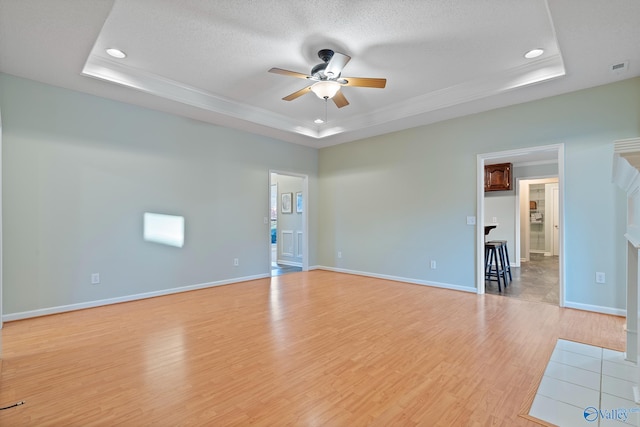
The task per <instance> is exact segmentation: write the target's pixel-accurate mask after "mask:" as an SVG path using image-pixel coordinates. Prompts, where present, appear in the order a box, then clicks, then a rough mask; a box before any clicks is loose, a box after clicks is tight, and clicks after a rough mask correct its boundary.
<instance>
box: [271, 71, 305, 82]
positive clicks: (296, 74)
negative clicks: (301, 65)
mask: <svg viewBox="0 0 640 427" xmlns="http://www.w3.org/2000/svg"><path fill="white" fill-rule="evenodd" d="M269 72H270V73H275V74H282V75H283V76H289V77H297V78H299V79H306V78H308V77H309V76H308V75H306V74H302V73H297V72H295V71H289V70H283V69H282V68H272V69H270V70H269Z"/></svg>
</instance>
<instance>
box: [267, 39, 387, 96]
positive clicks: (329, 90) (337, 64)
mask: <svg viewBox="0 0 640 427" xmlns="http://www.w3.org/2000/svg"><path fill="white" fill-rule="evenodd" d="M318 57H320V59H322V63H321V64H318V65H316V66H315V67H313V68H312V69H311V74H309V75H307V74H302V73H297V72H295V71H289V70H283V69H282V68H272V69H270V70H269V72H270V73H275V74H282V75H284V76H291V77H296V78H299V79H306V80H310V81H312V82H313V83H311V84H310V85H309V86H307V87H305V88H303V89H300V90H298V91H296V92H293V93H292V94H290V95H287V96H285V97H284V98H282V99H283V100H285V101H293V100H294V99H296V98H298V97H300V96H302V95H304V94H305V93H309V92H313V93H315V94H316V95H317V96H318V98H320V99H324V100H325V101H326V100H328V99H332V100H333V102H334V103H335V104H336V106H337V107H338V108H342V107H344V106H346V105H349V101H347V98H345V96H344V94H343V93H342V92H341V91H340V88H341V87H342V86H355V87H373V88H380V89H382V88H384V87H385V85H386V84H387V79H372V78H366V77H341V75H342V69H343V68H344V67H345V65H347V63H348V62H349V60H350V59H351V57H350V56H349V55H345V54H344V53H339V52H334V51H333V50H331V49H321V50H320V51H318Z"/></svg>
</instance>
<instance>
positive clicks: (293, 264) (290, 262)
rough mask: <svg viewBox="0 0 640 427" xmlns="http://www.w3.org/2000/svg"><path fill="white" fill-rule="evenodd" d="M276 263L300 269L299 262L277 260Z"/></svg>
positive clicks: (300, 264)
mask: <svg viewBox="0 0 640 427" xmlns="http://www.w3.org/2000/svg"><path fill="white" fill-rule="evenodd" d="M276 262H277V263H278V264H282V265H288V266H290V267H302V263H301V262H295V261H287V260H284V259H279V260H277V261H276Z"/></svg>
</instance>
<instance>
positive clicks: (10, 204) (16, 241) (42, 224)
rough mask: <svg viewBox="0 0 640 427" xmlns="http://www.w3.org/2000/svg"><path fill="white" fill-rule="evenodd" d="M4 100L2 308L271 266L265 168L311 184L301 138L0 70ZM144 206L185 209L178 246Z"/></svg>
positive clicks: (119, 293)
mask: <svg viewBox="0 0 640 427" xmlns="http://www.w3.org/2000/svg"><path fill="white" fill-rule="evenodd" d="M0 109H1V111H2V119H3V128H2V131H3V153H2V154H3V179H2V184H3V202H4V217H3V226H4V231H5V234H4V248H5V251H4V253H3V261H4V267H5V269H4V314H5V315H10V314H13V313H20V312H25V311H31V310H39V309H45V308H50V307H59V306H65V305H70V304H80V303H85V302H91V301H97V300H103V299H112V298H118V297H125V296H128V295H135V294H140V293H148V292H154V291H162V290H165V289H171V288H176V287H183V286H190V285H197V284H202V283H211V282H218V281H225V280H229V279H235V278H238V279H241V278H246V277H253V276H259V275H269V273H270V266H269V248H270V245H269V242H270V234H269V225H267V224H264V218H265V217H269V170H270V169H277V170H285V171H291V172H296V173H301V174H307V175H308V176H309V187H310V190H309V191H310V194H311V195H312V197H313V194H317V192H318V191H317V161H318V152H317V150H315V149H311V148H308V147H302V146H299V145H293V144H289V143H285V142H282V141H277V140H272V139H268V138H265V137H260V136H256V135H252V134H249V133H244V132H240V131H236V130H231V129H227V128H224V127H219V126H213V125H209V124H204V123H201V122H195V121H192V120H188V119H184V118H180V117H176V116H172V115H169V114H164V113H160V112H156V111H151V110H148V109H144V108H139V107H135V106H132V105H128V104H124V103H120V102H115V101H110V100H106V99H102V98H98V97H94V96H90V95H86V94H81V93H77V92H72V91H68V90H65V89H60V88H56V87H52V86H47V85H43V84H40V83H35V82H32V81H28V80H23V79H19V78H16V77H12V76H8V75H1V74H0ZM144 212H157V213H167V214H174V215H183V216H184V217H185V221H186V224H185V245H184V247H183V248H181V249H178V248H174V247H169V246H162V245H158V244H153V243H147V242H144V241H143V240H142V216H143V213H144ZM315 224H316V219H315V216H314V214H313V213H311V215H310V227H309V228H310V241H312V242H313V241H314V239H315V230H316V226H315ZM309 257H310V263H312V264H313V263H315V253H314V247H312V248H311V250H310V254H309ZM233 258H239V259H240V265H239V266H238V267H234V266H233ZM91 273H100V276H101V281H102V283H101V284H100V285H97V286H92V285H91V284H90V275H91Z"/></svg>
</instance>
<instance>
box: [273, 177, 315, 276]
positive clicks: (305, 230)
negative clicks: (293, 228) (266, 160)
mask: <svg viewBox="0 0 640 427" xmlns="http://www.w3.org/2000/svg"><path fill="white" fill-rule="evenodd" d="M271 174H276V175H285V176H292V177H296V178H302V271H309V175H306V174H301V173H297V172H289V171H283V170H279V169H269V180H268V181H269V185H268V186H267V210H266V211H267V212H268V213H269V214H268V215H267V216H266V217H265V218H266V219H267V225H268V227H267V231H268V240H267V242H268V246H267V247H268V251H267V254H268V257H267V258H268V260H267V266H268V268H269V269H268V271H271V221H270V218H271V211H270V209H271V184H272V182H271ZM292 202H295V200H294V201H292Z"/></svg>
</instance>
